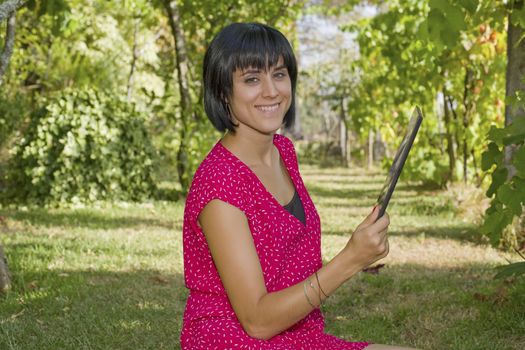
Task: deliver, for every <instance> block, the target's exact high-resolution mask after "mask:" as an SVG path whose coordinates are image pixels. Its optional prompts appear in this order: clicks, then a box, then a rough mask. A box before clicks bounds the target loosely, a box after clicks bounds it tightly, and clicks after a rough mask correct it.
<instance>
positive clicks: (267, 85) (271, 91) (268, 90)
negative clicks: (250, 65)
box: [262, 74, 279, 98]
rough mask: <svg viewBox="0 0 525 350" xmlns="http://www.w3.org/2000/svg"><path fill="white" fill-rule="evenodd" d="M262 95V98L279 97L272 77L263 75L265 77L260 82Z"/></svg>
mask: <svg viewBox="0 0 525 350" xmlns="http://www.w3.org/2000/svg"><path fill="white" fill-rule="evenodd" d="M262 95H263V97H268V98H274V97H277V95H279V90H278V89H277V86H276V82H275V81H274V80H273V79H272V76H271V75H269V74H265V77H264V79H263V82H262Z"/></svg>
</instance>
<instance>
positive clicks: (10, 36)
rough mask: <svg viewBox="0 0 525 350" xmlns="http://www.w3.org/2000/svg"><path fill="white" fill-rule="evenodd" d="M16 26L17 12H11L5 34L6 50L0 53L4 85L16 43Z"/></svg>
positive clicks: (0, 75)
mask: <svg viewBox="0 0 525 350" xmlns="http://www.w3.org/2000/svg"><path fill="white" fill-rule="evenodd" d="M15 27H16V12H14V11H13V12H11V15H10V16H9V18H8V19H7V29H6V36H5V45H4V50H3V52H2V53H1V54H0V85H2V78H3V76H4V74H5V72H6V70H7V66H8V65H9V60H10V59H11V55H12V54H13V46H14V43H15Z"/></svg>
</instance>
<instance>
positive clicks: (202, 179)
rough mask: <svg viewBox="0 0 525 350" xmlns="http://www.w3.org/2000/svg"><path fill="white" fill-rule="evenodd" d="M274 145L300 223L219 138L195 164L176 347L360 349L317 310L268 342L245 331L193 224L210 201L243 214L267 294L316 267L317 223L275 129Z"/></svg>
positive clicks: (289, 150)
mask: <svg viewBox="0 0 525 350" xmlns="http://www.w3.org/2000/svg"><path fill="white" fill-rule="evenodd" d="M274 145H275V146H276V147H277V149H278V150H279V153H280V155H281V158H282V160H283V162H284V164H285V166H286V169H287V170H288V173H289V175H290V178H291V179H292V182H293V183H294V186H295V188H296V190H297V192H298V194H299V197H300V199H301V201H302V203H303V206H304V211H305V216H306V224H305V225H303V223H301V222H300V221H299V220H298V219H297V218H296V217H295V216H293V215H291V214H290V213H289V212H288V211H286V209H285V208H283V206H282V205H281V204H280V203H279V202H278V201H277V200H276V199H275V198H274V197H273V196H272V195H271V194H270V193H269V192H268V191H267V190H266V188H265V187H264V185H263V184H262V183H261V182H260V180H259V179H258V178H257V176H256V175H255V173H254V172H253V171H252V170H251V169H250V168H249V167H248V166H246V165H245V164H244V163H243V162H242V161H241V160H239V159H238V158H237V157H236V156H235V155H233V154H232V153H231V152H230V151H228V150H227V149H226V148H225V147H224V146H222V144H221V143H220V142H218V143H217V144H216V145H215V146H214V147H213V149H212V150H211V151H210V153H209V154H208V155H207V157H206V159H205V160H204V161H203V162H202V163H201V165H200V166H199V168H198V169H197V172H196V173H195V176H194V178H193V183H192V185H191V188H190V191H189V193H188V197H187V199H186V207H185V210H184V225H183V246H184V247H183V248H184V280H185V284H186V287H187V288H188V289H189V291H190V293H189V296H188V300H187V302H186V309H185V312H184V320H183V326H182V332H181V345H182V348H183V349H206V350H210V349H349V350H359V349H364V348H365V347H366V346H367V345H368V343H365V342H348V341H345V340H343V339H339V338H336V337H334V336H332V335H329V334H326V333H324V319H323V316H322V314H321V312H320V310H318V309H316V310H313V311H312V312H311V313H310V314H308V315H307V316H306V317H305V318H303V319H302V320H301V321H299V322H298V323H296V324H295V325H294V326H292V327H291V328H289V329H287V330H286V331H284V332H282V333H280V334H278V335H276V336H274V337H273V338H271V339H269V340H260V339H255V338H252V337H250V336H249V335H248V334H247V333H246V332H245V331H244V329H243V328H242V326H241V324H240V323H239V321H238V319H237V316H236V315H235V312H234V311H233V309H232V307H231V304H230V302H229V301H228V297H227V295H226V292H225V290H224V287H223V285H222V283H221V280H220V277H219V274H218V272H217V269H216V267H215V265H214V263H213V260H212V257H211V254H210V251H209V249H208V245H207V243H206V239H205V236H204V234H203V232H202V230H201V228H200V226H199V225H198V223H197V218H198V216H199V213H200V212H201V210H202V209H203V208H204V207H205V206H206V204H207V203H208V202H210V201H211V200H212V199H219V200H222V201H224V202H227V203H229V204H231V205H233V206H235V207H237V208H239V209H240V210H242V211H243V212H244V214H245V215H246V217H247V218H248V223H249V227H250V230H251V233H252V236H253V241H254V244H255V248H256V250H257V254H258V256H259V260H260V263H261V267H262V271H263V275H264V281H265V284H266V288H267V290H268V291H269V292H274V291H278V290H281V289H284V288H287V287H289V286H292V285H294V284H297V283H299V282H301V281H303V280H305V279H306V278H307V277H308V276H310V275H311V274H313V273H314V272H315V271H317V270H318V269H319V268H321V266H322V259H321V224H320V219H319V215H318V213H317V210H316V209H315V206H314V204H313V202H312V200H311V198H310V196H309V194H308V192H307V190H306V188H305V186H304V183H303V181H302V179H301V175H300V173H299V168H298V164H297V157H296V154H295V150H294V147H293V144H292V142H291V141H290V140H289V139H288V138H286V137H284V136H281V135H275V137H274Z"/></svg>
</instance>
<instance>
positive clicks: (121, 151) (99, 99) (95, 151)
mask: <svg viewBox="0 0 525 350" xmlns="http://www.w3.org/2000/svg"><path fill="white" fill-rule="evenodd" d="M13 153H14V156H13V158H12V160H11V164H10V169H9V172H8V175H7V183H8V185H9V187H8V188H9V191H8V192H7V193H5V194H4V196H6V197H7V198H9V199H14V200H17V201H35V202H37V203H45V204H64V203H81V202H91V201H96V200H103V199H115V200H116V199H121V200H141V199H144V198H145V197H147V196H150V195H151V194H152V192H153V190H154V184H153V178H152V166H153V161H152V159H153V150H152V147H151V144H150V140H149V136H148V133H147V132H146V129H145V125H144V115H143V114H142V113H141V112H139V111H138V110H137V108H136V107H135V106H134V104H132V103H128V102H127V101H125V100H123V99H119V98H116V97H115V96H114V95H109V94H105V93H101V92H96V91H94V90H90V89H86V90H80V91H78V90H71V89H70V90H66V91H64V92H63V93H61V94H59V95H58V96H57V97H56V98H53V99H50V100H48V101H47V102H45V107H43V108H41V109H40V110H38V111H37V112H35V113H33V114H32V115H31V120H30V124H29V126H28V127H27V129H26V130H25V131H24V134H23V137H22V138H21V141H20V142H19V143H18V144H17V145H16V146H15V148H14V150H13Z"/></svg>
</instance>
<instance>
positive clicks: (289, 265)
mask: <svg viewBox="0 0 525 350" xmlns="http://www.w3.org/2000/svg"><path fill="white" fill-rule="evenodd" d="M296 80H297V66H296V61H295V57H294V54H293V51H292V48H291V46H290V44H289V42H288V41H287V40H286V38H285V37H284V36H283V35H282V34H281V33H280V32H278V31H277V30H275V29H273V28H270V27H268V26H265V25H262V24H257V23H235V24H232V25H229V26H227V27H225V28H224V29H223V30H222V31H221V32H220V33H219V34H218V35H217V36H216V37H215V39H214V40H213V41H212V43H211V44H210V47H209V48H208V50H207V52H206V56H205V59H204V96H205V97H204V100H205V109H206V113H207V115H208V118H209V119H210V121H211V122H212V123H213V125H214V126H215V127H216V128H217V129H218V130H219V131H221V132H224V131H226V133H225V135H224V137H223V138H222V139H221V140H220V141H219V142H218V143H217V144H216V145H215V146H214V147H213V149H212V150H211V151H210V153H209V154H208V156H207V157H206V159H205V160H204V161H203V162H202V164H201V165H200V167H199V169H198V170H197V172H196V173H195V176H194V179H193V183H192V186H191V188H190V191H189V194H188V197H187V201H186V208H185V212H184V228H183V240H184V275H185V283H186V287H187V288H188V289H189V290H190V293H189V297H188V301H187V304H186V310H185V313H184V321H183V329H182V333H181V344H182V348H183V349H364V348H365V347H366V348H367V350H373V349H376V350H377V349H401V348H395V347H388V346H381V345H377V344H375V345H370V346H369V344H368V343H365V342H347V341H344V340H342V339H338V338H336V337H334V336H331V335H328V334H325V333H324V332H323V329H324V320H323V316H322V314H321V312H320V310H319V306H320V304H321V303H322V302H323V301H324V300H325V299H326V298H327V297H328V296H329V295H330V294H332V293H333V292H334V291H335V290H336V289H337V288H338V287H339V286H341V285H342V284H343V283H344V282H345V281H347V280H348V279H350V278H351V277H352V276H353V275H355V274H356V273H357V272H359V271H361V270H362V269H363V268H364V267H366V266H368V265H370V264H372V263H373V262H375V261H377V260H378V259H381V258H383V257H385V256H386V255H387V253H388V240H387V236H386V234H387V229H388V225H389V217H388V214H385V216H383V217H382V218H380V219H379V220H377V222H376V218H377V209H376V208H374V210H373V211H372V212H371V213H370V215H368V217H367V218H366V219H365V220H364V221H363V222H362V223H361V224H360V225H359V227H357V229H356V230H355V232H354V233H353V234H352V236H351V238H350V240H349V241H348V244H347V245H346V246H345V247H344V249H343V250H342V251H341V252H340V253H339V254H338V255H337V256H336V257H334V258H333V259H332V260H331V261H330V262H329V263H327V264H326V265H325V266H323V264H322V260H321V248H320V241H321V237H320V221H319V216H318V214H317V211H316V209H315V207H314V205H313V203H312V200H311V199H310V196H309V195H308V192H307V190H306V188H305V187H304V184H303V181H302V179H301V176H300V174H299V170H298V165H297V159H296V155H295V151H294V148H293V145H292V143H291V141H290V140H289V139H287V138H285V137H284V136H280V135H278V134H276V132H277V130H278V129H279V128H281V127H282V126H283V125H285V126H289V125H291V124H292V123H293V121H294V117H295V114H294V113H295V108H294V105H295V86H296Z"/></svg>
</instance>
